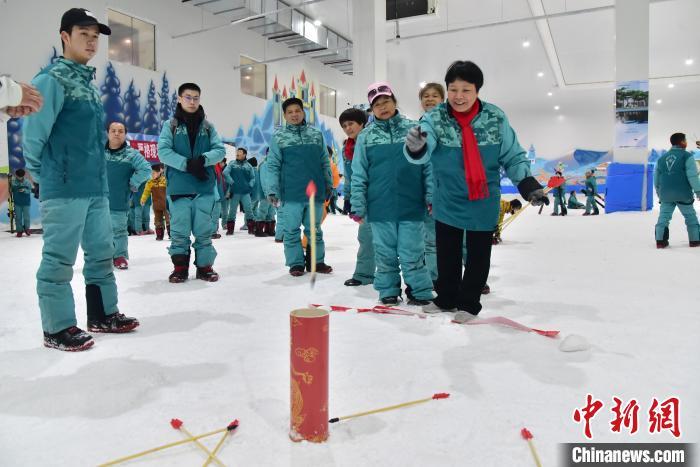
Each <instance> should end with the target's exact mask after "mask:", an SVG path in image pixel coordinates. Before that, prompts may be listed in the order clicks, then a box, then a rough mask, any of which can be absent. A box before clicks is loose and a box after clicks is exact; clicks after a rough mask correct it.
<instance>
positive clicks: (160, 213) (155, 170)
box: [141, 164, 170, 240]
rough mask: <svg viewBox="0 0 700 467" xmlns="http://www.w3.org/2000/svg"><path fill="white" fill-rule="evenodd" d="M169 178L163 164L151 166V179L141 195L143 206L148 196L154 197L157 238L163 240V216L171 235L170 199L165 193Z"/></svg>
mask: <svg viewBox="0 0 700 467" xmlns="http://www.w3.org/2000/svg"><path fill="white" fill-rule="evenodd" d="M166 187H167V179H166V178H165V175H164V170H163V164H154V165H153V166H152V167H151V179H150V180H149V181H147V182H146V187H145V188H144V190H143V195H141V206H143V205H145V204H146V201H148V197H149V196H150V197H152V198H153V216H154V222H155V224H156V240H163V234H164V230H163V218H165V225H166V228H167V230H168V237H170V213H169V212H168V201H167V197H166V195H165V189H166Z"/></svg>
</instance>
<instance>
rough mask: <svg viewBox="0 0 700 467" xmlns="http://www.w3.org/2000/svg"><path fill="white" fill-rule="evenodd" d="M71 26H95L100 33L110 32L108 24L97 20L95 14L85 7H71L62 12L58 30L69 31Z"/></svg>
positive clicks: (108, 33)
mask: <svg viewBox="0 0 700 467" xmlns="http://www.w3.org/2000/svg"><path fill="white" fill-rule="evenodd" d="M73 26H97V27H98V28H99V30H100V34H104V35H105V36H109V35H111V34H112V30H111V29H110V28H109V26H107V25H105V24H102V23H100V22H99V21H97V18H96V17H95V15H94V14H93V13H92V12H91V11H90V10H86V9H85V8H71V9H70V10H68V11H66V12H65V13H63V16H62V17H61V29H60V30H59V32H63V31H66V32H70V31H71V29H73Z"/></svg>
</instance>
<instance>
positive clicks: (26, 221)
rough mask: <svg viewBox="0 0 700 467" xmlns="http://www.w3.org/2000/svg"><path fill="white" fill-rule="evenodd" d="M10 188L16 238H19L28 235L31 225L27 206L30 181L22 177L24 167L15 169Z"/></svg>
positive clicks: (30, 190)
mask: <svg viewBox="0 0 700 467" xmlns="http://www.w3.org/2000/svg"><path fill="white" fill-rule="evenodd" d="M10 189H11V190H12V202H13V204H14V208H15V230H17V238H20V237H21V236H22V234H26V235H27V237H29V227H30V226H31V219H30V218H29V206H31V204H32V203H31V202H32V198H31V193H32V183H31V182H30V181H29V180H27V179H26V178H24V169H17V171H15V176H14V177H13V178H12V185H11V187H10Z"/></svg>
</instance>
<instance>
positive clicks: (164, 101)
mask: <svg viewBox="0 0 700 467" xmlns="http://www.w3.org/2000/svg"><path fill="white" fill-rule="evenodd" d="M158 97H160V121H161V122H164V121H166V120H168V119H169V118H170V115H172V110H171V108H170V83H168V77H167V76H165V72H163V80H162V83H161V86H160V94H158Z"/></svg>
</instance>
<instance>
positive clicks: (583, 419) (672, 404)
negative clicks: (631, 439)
mask: <svg viewBox="0 0 700 467" xmlns="http://www.w3.org/2000/svg"><path fill="white" fill-rule="evenodd" d="M602 408H603V402H602V401H600V400H597V399H595V398H594V397H593V396H592V395H591V394H588V395H587V396H586V405H585V406H584V407H581V408H577V409H576V410H574V414H573V418H574V421H575V422H576V423H584V430H583V433H584V435H585V436H586V438H588V439H592V438H593V434H592V432H591V420H593V418H594V417H595V416H596V414H597V413H598V412H599V411H600V409H602ZM639 408H640V407H639V403H638V402H637V400H636V399H631V400H630V401H629V402H627V403H626V404H625V403H624V401H623V400H622V399H620V398H618V397H615V396H613V407H612V409H611V412H612V413H613V415H614V417H613V419H612V420H611V421H610V431H612V432H613V433H620V432H622V430H623V428H624V429H625V430H627V431H628V432H629V434H630V435H633V434H635V433H636V432H637V431H638V430H639ZM648 414H649V433H652V434H653V433H661V432H662V431H665V430H667V431H669V432H670V433H671V434H672V435H673V436H674V437H676V438H679V437H680V436H681V429H680V400H679V399H678V398H677V397H669V398H668V399H666V400H665V401H663V402H659V400H658V399H657V398H653V399H652V402H651V407H650V408H649V412H648Z"/></svg>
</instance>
